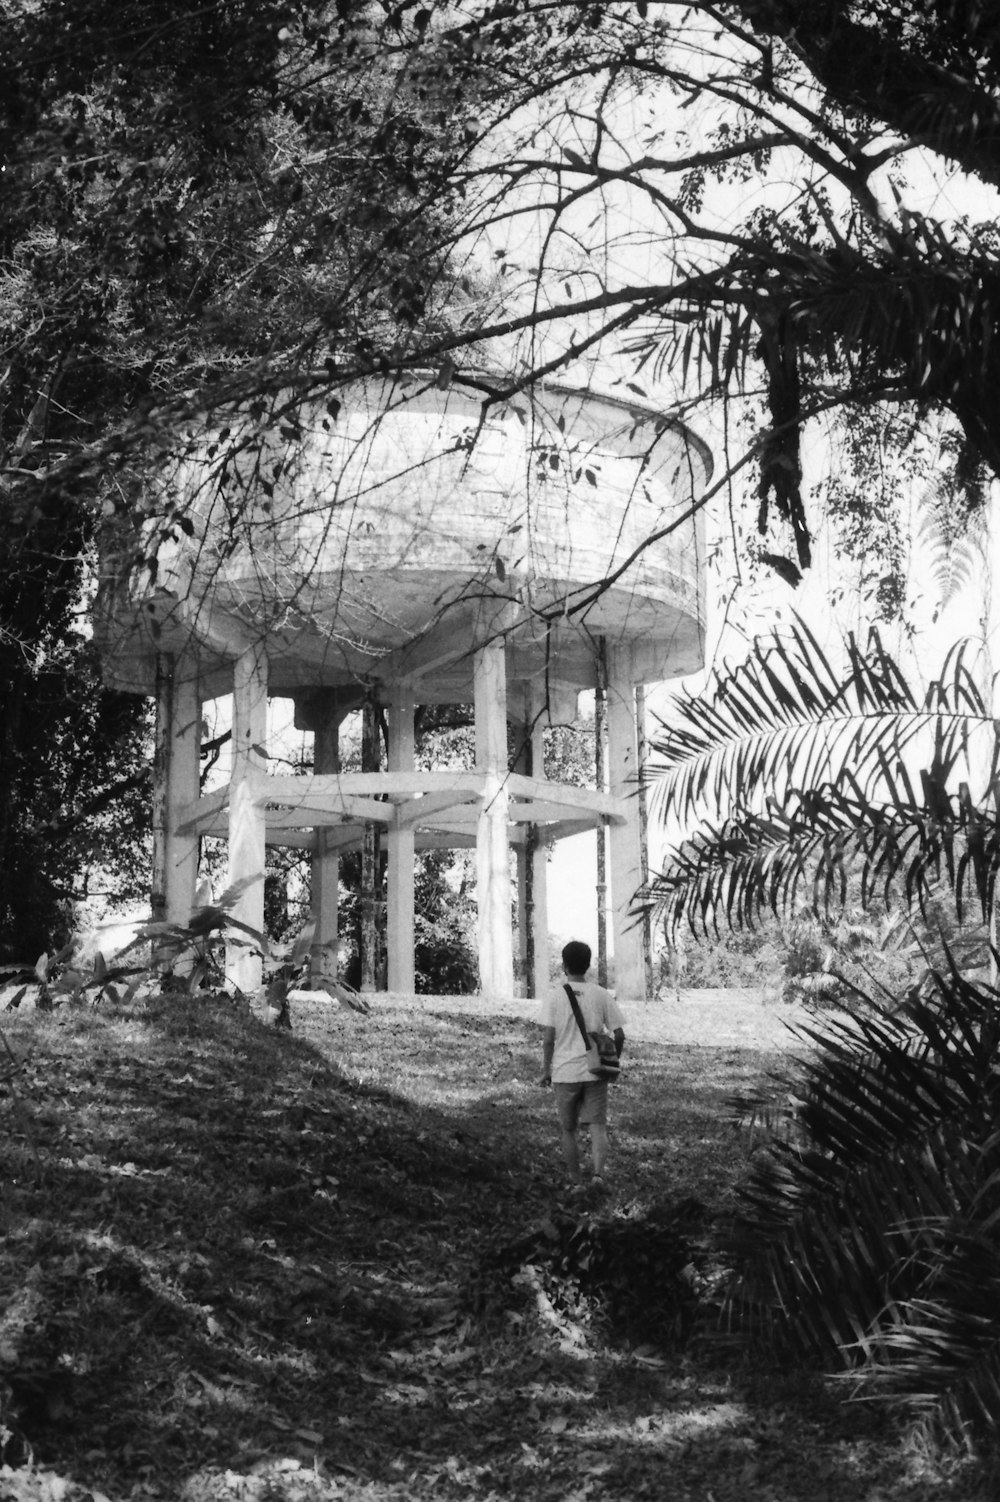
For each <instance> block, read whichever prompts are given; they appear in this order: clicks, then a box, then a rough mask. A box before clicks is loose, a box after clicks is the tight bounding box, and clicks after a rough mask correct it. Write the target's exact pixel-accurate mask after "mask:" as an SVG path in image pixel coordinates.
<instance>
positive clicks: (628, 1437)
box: [0, 999, 990, 1502]
mask: <svg viewBox="0 0 1000 1502" xmlns="http://www.w3.org/2000/svg"><path fill="white" fill-rule="evenodd" d="M3 1028H4V1032H5V1033H6V1035H7V1037H8V1039H9V1041H10V1043H11V1046H12V1047H13V1049H14V1051H15V1053H16V1054H17V1055H18V1056H19V1057H21V1058H23V1059H24V1061H25V1063H24V1068H23V1069H22V1070H21V1072H20V1073H19V1074H18V1075H17V1076H16V1077H15V1078H13V1079H12V1080H8V1082H7V1084H6V1086H5V1087H4V1088H3V1089H2V1090H0V1131H2V1137H0V1142H2V1149H0V1151H2V1159H0V1161H2V1164H3V1176H2V1192H3V1197H2V1200H0V1215H2V1220H0V1232H2V1235H3V1240H2V1243H0V1299H2V1300H3V1307H4V1313H3V1314H2V1316H0V1374H5V1375H6V1377H7V1381H8V1384H9V1386H10V1388H11V1389H12V1393H13V1398H12V1401H11V1403H10V1405H9V1413H10V1414H11V1415H13V1416H15V1417H17V1418H18V1421H19V1424H20V1427H21V1428H22V1429H23V1430H24V1431H25V1432H26V1434H27V1436H28V1438H29V1439H30V1440H31V1442H32V1443H33V1445H34V1449H35V1453H36V1461H37V1464H38V1465H39V1466H40V1467H42V1470H41V1471H37V1472H34V1473H32V1472H31V1471H29V1470H25V1469H19V1470H16V1471H6V1472H0V1502H8V1499H24V1498H29V1497H30V1498H36V1497H37V1498H40V1497H43V1496H45V1497H55V1496H56V1495H57V1494H58V1488H57V1487H55V1485H54V1483H53V1482H52V1480H51V1473H57V1474H58V1475H60V1476H62V1477H65V1478H69V1479H70V1480H71V1483H72V1484H71V1486H70V1487H69V1489H68V1491H66V1492H65V1493H64V1495H65V1496H66V1498H67V1499H69V1498H75V1497H77V1496H81V1495H82V1488H84V1487H91V1488H93V1489H94V1491H95V1495H99V1493H101V1492H103V1493H104V1494H106V1495H107V1496H109V1497H111V1498H113V1499H116V1502H117V1499H124V1498H142V1497H147V1496H148V1497H165V1498H176V1497H183V1498H185V1499H191V1502H200V1499H202V1498H209V1497H218V1498H252V1499H255V1502H277V1499H289V1502H290V1499H297V1498H306V1497H308V1498H322V1499H325V1498H334V1497H337V1498H345V1499H373V1502H375V1499H385V1498H390V1497H392V1498H395V1497H399V1498H404V1497H406V1498H415V1499H420V1498H426V1499H429V1498H431V1497H433V1498H435V1499H449V1498H455V1499H458V1498H463V1499H469V1502H488V1499H494V1498H499V1497H514V1498H521V1497H523V1498H531V1499H548V1498H551V1499H553V1502H555V1499H559V1502H576V1499H601V1498H604V1497H608V1498H612V1497H622V1498H639V1497H645V1496H649V1497H652V1498H656V1499H663V1502H675V1499H676V1502H686V1499H691V1502H695V1499H697V1502H705V1499H707V1498H709V1497H711V1498H713V1499H714V1502H736V1499H739V1502H754V1499H759V1502H801V1499H804V1498H807V1497H808V1498H810V1499H819V1502H904V1499H905V1502H930V1499H938V1498H942V1499H943V1498H946V1497H947V1498H951V1497H954V1498H955V1499H956V1502H959V1499H960V1502H970V1499H971V1498H972V1497H973V1496H978V1495H982V1496H983V1497H986V1496H987V1495H989V1494H990V1493H989V1492H988V1491H986V1490H985V1489H984V1490H983V1491H982V1492H981V1493H980V1492H978V1491H977V1490H976V1486H977V1483H976V1481H975V1478H974V1477H972V1476H971V1475H970V1474H969V1473H968V1472H965V1473H962V1472H961V1471H955V1472H954V1473H951V1474H947V1473H944V1472H942V1471H941V1470H940V1469H938V1470H935V1469H934V1468H933V1467H932V1466H931V1465H930V1464H929V1462H927V1461H926V1460H925V1459H924V1458H923V1457H922V1455H921V1452H920V1450H919V1447H917V1446H915V1445H914V1444H913V1443H912V1442H909V1443H907V1442H906V1441H905V1440H902V1439H899V1438H898V1437H897V1436H896V1435H895V1434H894V1433H893V1432H892V1431H889V1430H886V1429H885V1428H884V1427H883V1426H882V1425H881V1422H880V1420H879V1418H878V1416H877V1415H874V1414H872V1413H871V1412H869V1411H868V1410H861V1409H859V1408H856V1407H842V1406H838V1405H837V1404H835V1403H834V1402H833V1401H832V1399H831V1398H830V1397H829V1396H828V1395H826V1394H825V1393H824V1391H823V1390H822V1389H821V1388H820V1386H819V1385H818V1384H816V1383H813V1382H809V1381H806V1380H804V1379H803V1378H802V1376H801V1374H796V1373H792V1374H782V1373H779V1372H769V1371H767V1370H759V1369H758V1370H753V1369H751V1368H744V1367H739V1366H737V1365H734V1364H733V1362H732V1361H731V1360H730V1362H729V1364H728V1366H727V1365H726V1364H724V1363H723V1361H722V1359H721V1356H720V1355H716V1356H715V1357H714V1358H713V1356H712V1348H711V1346H707V1347H699V1348H698V1349H697V1350H693V1349H692V1348H690V1347H689V1348H688V1349H686V1350H680V1349H677V1348H676V1347H675V1346H672V1345H671V1344H670V1343H669V1341H667V1342H665V1343H662V1348H659V1349H656V1348H655V1347H656V1346H657V1342H658V1340H659V1339H660V1337H659V1335H658V1332H657V1330H656V1329H655V1328H653V1327H650V1328H648V1329H641V1330H639V1331H635V1330H633V1332H632V1335H633V1344H632V1346H631V1348H630V1346H629V1344H628V1343H626V1342H623V1341H622V1340H621V1339H620V1338H619V1339H616V1338H614V1335H615V1332H614V1331H611V1330H609V1329H608V1327H607V1325H606V1323H605V1322H602V1320H601V1319H600V1318H597V1317H596V1316H595V1311H594V1309H593V1308H592V1307H591V1306H585V1305H580V1306H578V1307H577V1308H576V1309H575V1310H571V1311H569V1312H567V1311H566V1310H563V1311H561V1312H560V1311H559V1310H557V1309H554V1308H553V1306H552V1305H551V1303H550V1302H549V1300H548V1299H547V1298H546V1294H545V1289H544V1287H542V1286H541V1285H538V1284H537V1283H536V1284H535V1285H531V1284H527V1283H525V1282H523V1281H521V1282H515V1283H512V1282H511V1281H510V1279H509V1278H508V1279H501V1278H499V1277H498V1276H497V1275H496V1274H489V1273H487V1272H484V1266H485V1259H486V1258H487V1254H488V1252H489V1251H490V1249H491V1248H495V1247H496V1246H497V1245H498V1244H500V1243H503V1242H506V1241H509V1240H511V1239H512V1238H515V1237H517V1236H519V1235H522V1234H524V1233H525V1232H526V1231H528V1230H529V1229H530V1228H531V1227H536V1228H537V1227H539V1226H541V1227H543V1228H544V1227H545V1226H546V1225H547V1224H552V1217H553V1216H556V1218H557V1219H558V1216H559V1214H560V1213H561V1211H560V1207H564V1206H565V1199H564V1196H563V1193H562V1188H561V1175H560V1173H559V1167H558V1163H557V1160H556V1155H555V1130H554V1120H553V1108H552V1102H551V1098H550V1097H549V1096H548V1095H547V1094H546V1093H544V1092H542V1091H540V1090H539V1089H537V1087H535V1086H534V1085H533V1083H532V1082H533V1080H534V1078H535V1077H536V1075H537V1072H538V1046H537V1036H536V1032H535V1030H534V1029H533V1028H532V1026H531V1025H530V1024H529V1023H527V1022H524V1021H521V1020H519V1019H517V1018H498V1017H490V1016H485V1015H483V1014H482V1013H481V1012H478V1011H477V1010H476V1007H475V1003H474V1002H472V1001H470V1003H469V1007H468V1011H467V1012H457V1013H446V1012H444V1011H437V1012H436V1011H435V1010H434V1009H433V1008H429V1009H424V1010H421V1011H420V1012H419V1013H410V1012H405V1011H401V1010H399V1009H396V1008H386V1007H382V1008H377V1009H376V1010H375V1011H374V1012H373V1014H372V1016H370V1017H368V1018H358V1017H356V1016H354V1015H353V1014H346V1013H342V1012H339V1011H337V1010H335V1009H331V1008H321V1007H315V1008H311V1009H309V1008H304V1007H300V1008H299V1009H298V1012H297V1014H296V1032H295V1034H294V1035H293V1036H288V1035H285V1034H275V1033H273V1032H271V1031H269V1030H267V1029H266V1028H264V1027H263V1026H262V1025H261V1024H260V1023H259V1022H258V1021H257V1020H255V1019H254V1018H251V1017H248V1016H246V1015H245V1014H242V1013H240V1012H239V1011H237V1010H236V1009H234V1008H232V1007H230V1006H228V1005H225V1004H223V1005H221V1006H220V1005H219V1004H217V1003H213V1002H208V1001H199V1002H197V1003H195V1004H192V1003H188V1002H183V1001H178V1000H177V999H171V1000H170V1001H169V1002H167V1001H160V1002H154V1003H150V1004H148V1005H146V1006H144V1007H141V1008H138V1009H133V1010H132V1011H130V1012H129V1013H128V1014H115V1013H114V1012H113V1011H111V1010H110V1009H107V1008H102V1009H101V1010H99V1011H96V1012H95V1011H83V1010H70V1009H68V1008H64V1009H62V1010H60V1011H58V1012H56V1013H55V1014H52V1015H50V1016H43V1015H26V1016H23V1017H22V1016H18V1015H12V1014H6V1015H5V1016H4V1018H3ZM771 1062H772V1061H771V1060H770V1059H769V1058H768V1057H767V1056H766V1055H762V1054H757V1053H752V1052H750V1051H747V1050H736V1049H726V1050H723V1049H718V1050H716V1049H704V1048H703V1049H697V1048H678V1047H666V1046H664V1045H657V1044H653V1043H644V1044H643V1045H642V1047H641V1052H637V1053H636V1054H635V1055H634V1056H633V1057H632V1058H631V1059H630V1060H629V1068H628V1078H627V1081H626V1082H624V1083H623V1084H622V1085H621V1087H618V1088H617V1089H616V1095H615V1099H614V1123H615V1128H616V1130H615V1169H616V1172H617V1175H618V1180H619V1184H618V1189H617V1195H616V1201H615V1204H614V1205H613V1206H612V1207H610V1208H605V1209H604V1210H603V1211H602V1212H601V1214H602V1216H603V1217H605V1218H608V1217H613V1216H618V1217H619V1218H621V1217H624V1216H628V1215H629V1214H635V1213H636V1210H637V1207H641V1206H643V1205H645V1204H649V1203H652V1202H656V1201H660V1202H664V1201H665V1202H667V1204H668V1205H669V1204H679V1203H681V1202H683V1201H687V1202H688V1205H687V1210H688V1214H689V1216H690V1215H691V1214H692V1213H693V1214H694V1217H695V1220H696V1221H698V1223H699V1224H698V1229H699V1230H700V1232H701V1233H702V1234H707V1233H708V1232H710V1227H711V1223H712V1221H713V1220H714V1219H716V1218H717V1217H718V1216H720V1215H724V1213H725V1209H726V1206H727V1204H728V1203H729V1201H730V1199H731V1194H732V1186H733V1183H734V1181H735V1180H736V1178H737V1177H738V1175H739V1172H740V1168H741V1164H742V1163H743V1162H744V1161H745V1152H746V1147H745V1144H744V1143H743V1142H742V1140H741V1139H740V1137H739V1136H738V1134H737V1133H736V1132H735V1131H734V1129H733V1128H732V1127H731V1125H729V1123H728V1122H727V1119H726V1112H725V1108H724V1101H725V1099H726V1098H727V1097H728V1096H729V1095H730V1094H731V1093H732V1092H733V1091H734V1090H740V1089H743V1088H745V1087H747V1086H748V1085H750V1084H752V1083H753V1082H754V1081H755V1080H756V1079H757V1078H758V1077H759V1074H760V1072H761V1071H762V1070H763V1069H764V1068H766V1067H767V1066H768V1064H769V1063H771ZM0 1073H2V1063H0ZM692 1199H694V1200H695V1201H696V1202H697V1204H695V1206H694V1210H693V1212H692V1207H691V1200H692ZM698 1205H701V1206H703V1207H704V1209H703V1211H701V1212H699V1209H698ZM550 1291H551V1290H550ZM15 1449H16V1442H12V1448H11V1450H10V1452H9V1453H11V1454H14V1453H15ZM78 1488H79V1490H78Z"/></svg>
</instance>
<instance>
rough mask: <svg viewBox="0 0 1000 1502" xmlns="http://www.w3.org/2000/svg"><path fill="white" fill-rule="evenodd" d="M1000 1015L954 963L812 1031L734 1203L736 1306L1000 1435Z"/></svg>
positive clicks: (939, 1411)
mask: <svg viewBox="0 0 1000 1502" xmlns="http://www.w3.org/2000/svg"><path fill="white" fill-rule="evenodd" d="M998 1007H1000V994H998V993H997V992H996V991H995V990H993V989H992V988H991V987H989V986H986V985H983V984H978V985H977V984H973V983H972V982H970V981H968V980H966V979H964V978H963V977H962V976H961V975H960V974H959V972H958V971H957V970H955V969H954V968H952V969H950V970H946V971H943V972H939V973H936V974H935V975H934V977H933V980H932V983H931V984H930V985H929V986H927V987H926V988H924V989H923V990H919V991H914V992H912V993H911V994H910V995H909V996H908V997H907V998H906V999H905V1001H904V1002H903V1003H902V1004H901V1005H900V1006H898V1007H893V1006H889V1005H882V1006H879V1005H876V1004H873V1003H869V1004H868V1006H867V1007H866V1009H865V1011H864V1013H863V1014H861V1015H856V1016H853V1017H849V1016H846V1015H843V1014H841V1016H840V1017H828V1018H827V1019H825V1021H824V1025H823V1027H822V1028H821V1029H804V1030H803V1034H802V1037H803V1042H804V1043H808V1044H810V1045H811V1048H812V1051H811V1052H810V1054H809V1056H808V1057H807V1058H806V1059H805V1061H804V1062H803V1063H802V1065H801V1067H800V1069H799V1070H798V1071H797V1072H796V1073H794V1074H790V1075H787V1076H785V1077H782V1078H781V1079H780V1080H779V1082H778V1084H779V1088H780V1089H782V1090H785V1091H787V1093H788V1098H789V1099H790V1102H791V1104H790V1106H789V1109H788V1117H787V1123H786V1128H785V1132H784V1133H782V1134H780V1135H779V1136H778V1138H777V1139H776V1140H772V1142H771V1143H770V1145H769V1146H768V1147H767V1149H766V1151H763V1152H762V1153H760V1154H759V1155H758V1157H757V1158H756V1160H755V1163H754V1166H753V1169H752V1171H751V1174H750V1177H749V1180H748V1182H747V1184H746V1186H745V1188H744V1189H743V1190H741V1201H742V1213H741V1218H740V1224H739V1233H738V1237H737V1246H738V1251H739V1255H740V1256H741V1258H742V1259H743V1271H742V1275H741V1278H740V1280H739V1282H738V1284H737V1286H736V1290H735V1293H734V1294H733V1296H732V1308H733V1310H734V1311H736V1312H737V1313H738V1315H739V1316H740V1317H742V1318H744V1319H748V1320H749V1321H750V1323H751V1325H752V1326H754V1327H755V1328H756V1329H757V1330H758V1332H764V1331H766V1332H767V1334H768V1335H769V1337H771V1338H772V1339H776V1340H778V1341H779V1342H780V1343H782V1344H784V1345H788V1346H790V1347H792V1348H793V1349H795V1350H796V1351H797V1352H798V1353H799V1354H800V1355H803V1354H805V1355H809V1356H811V1357H813V1358H815V1357H818V1358H819V1359H820V1360H822V1361H823V1362H824V1363H825V1364H827V1365H829V1364H830V1363H831V1362H833V1363H836V1364H840V1365H842V1366H844V1367H847V1368H849V1369H850V1370H851V1371H852V1372H854V1373H855V1374H856V1375H857V1376H858V1377H859V1379H861V1380H863V1381H864V1382H865V1384H866V1386H868V1387H872V1388H874V1389H875V1390H876V1391H882V1392H885V1393H887V1394H892V1395H897V1396H899V1395H903V1396H905V1397H906V1398H907V1399H908V1400H909V1401H910V1402H911V1403H915V1404H916V1405H917V1406H918V1407H919V1408H921V1409H922V1410H924V1411H925V1412H926V1413H927V1414H928V1415H930V1416H932V1417H937V1418H938V1419H942V1420H943V1421H944V1422H945V1423H946V1424H947V1425H949V1426H950V1427H951V1428H952V1430H953V1431H955V1432H958V1433H962V1432H963V1430H965V1429H966V1428H977V1427H978V1428H983V1427H985V1428H986V1429H989V1430H995V1429H996V1427H997V1425H998V1423H1000V1332H998V1330H997V1323H996V1276H995V1271H994V1269H995V1266H996V1258H997V1250H998V1249H997V1242H996V1235H997V1215H996V1207H997V1204H998V1199H997V1194H998V1186H1000V1157H998V1151H1000V1131H998V1115H997V1111H998V1104H1000V1095H998V1081H1000V1072H998V1065H1000V1051H998V1050H1000V1021H998V1017H1000V1011H998Z"/></svg>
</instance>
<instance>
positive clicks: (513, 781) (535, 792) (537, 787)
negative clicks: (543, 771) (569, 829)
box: [507, 772, 625, 819]
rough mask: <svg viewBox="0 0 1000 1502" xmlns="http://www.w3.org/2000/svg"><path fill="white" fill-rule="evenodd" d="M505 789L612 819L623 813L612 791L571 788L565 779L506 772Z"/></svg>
mask: <svg viewBox="0 0 1000 1502" xmlns="http://www.w3.org/2000/svg"><path fill="white" fill-rule="evenodd" d="M507 790H508V792H509V793H510V796H511V797H512V798H517V799H526V800H533V799H536V798H537V799H538V800H540V801H542V802H545V803H558V804H560V805H561V806H562V807H563V808H573V809H584V808H585V809H587V810H589V811H592V812H593V813H595V814H608V815H609V816H610V817H611V818H613V819H618V818H621V817H624V815H625V809H624V804H623V800H622V799H621V798H619V797H617V796H616V795H615V794H614V793H601V792H598V791H597V790H596V789H595V788H578V787H571V786H570V785H569V784H568V783H565V782H547V781H546V779H545V778H544V777H525V776H524V774H523V773H522V772H511V773H509V774H508V777H507Z"/></svg>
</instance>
